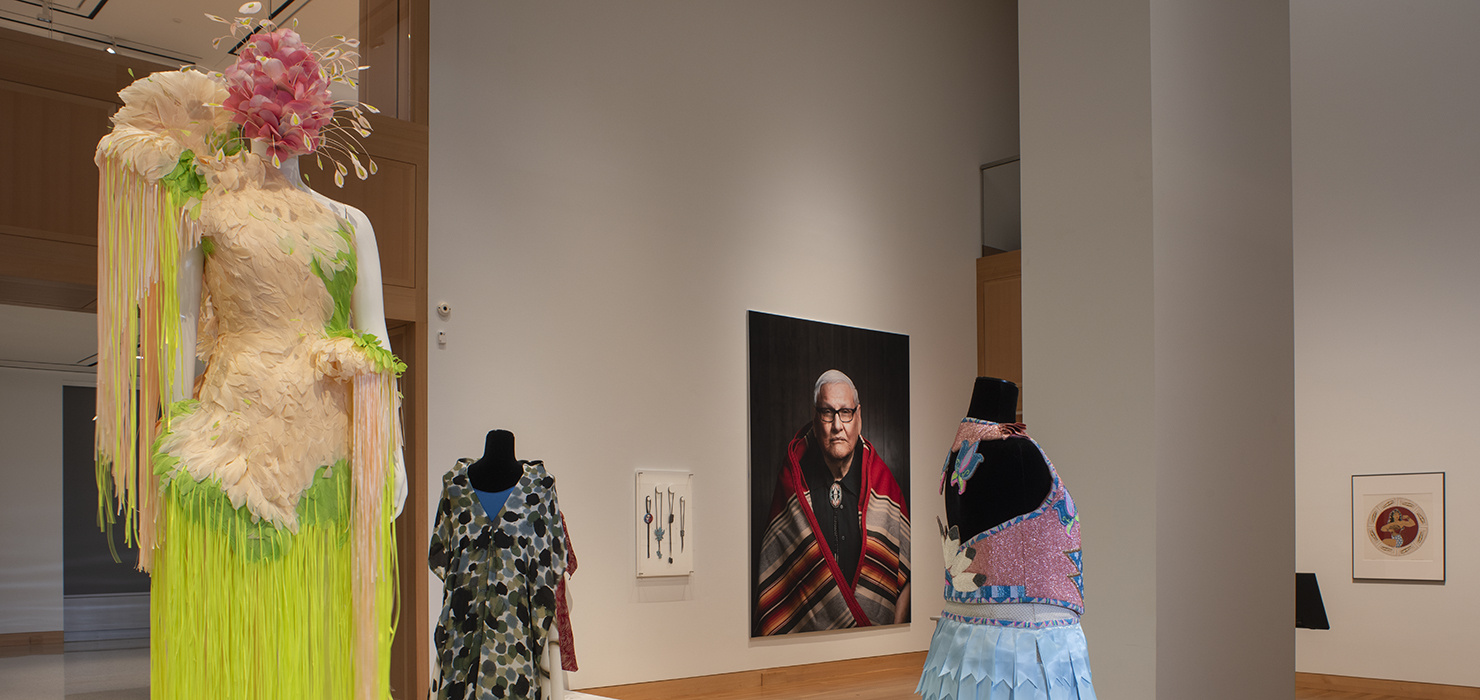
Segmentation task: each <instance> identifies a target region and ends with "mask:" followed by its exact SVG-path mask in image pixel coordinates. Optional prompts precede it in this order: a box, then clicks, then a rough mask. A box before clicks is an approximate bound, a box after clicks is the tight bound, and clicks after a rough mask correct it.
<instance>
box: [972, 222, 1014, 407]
mask: <svg viewBox="0 0 1480 700" xmlns="http://www.w3.org/2000/svg"><path fill="white" fill-rule="evenodd" d="M976 348H977V360H976V373H977V376H981V377H996V378H998V379H1007V380H1010V381H1011V382H1012V383H1014V384H1017V385H1018V387H1019V389H1021V387H1022V386H1023V255H1022V251H1012V252H1009V253H1001V254H998V255H989V256H986V257H982V258H978V259H977V261H976ZM1017 413H1018V419H1019V420H1021V419H1022V415H1023V392H1022V391H1021V390H1020V391H1018V406H1017Z"/></svg>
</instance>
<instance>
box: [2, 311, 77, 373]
mask: <svg viewBox="0 0 1480 700" xmlns="http://www.w3.org/2000/svg"><path fill="white" fill-rule="evenodd" d="M0 328H3V329H5V331H4V332H3V333H0V367H19V368H24V369H55V370H64V371H73V372H93V371H94V369H93V366H92V363H93V361H94V359H95V358H94V356H95V355H96V354H97V352H98V316H97V314H91V313H85V312H80V311H58V310H56V309H38V308H33V307H29V306H10V305H7V304H0Z"/></svg>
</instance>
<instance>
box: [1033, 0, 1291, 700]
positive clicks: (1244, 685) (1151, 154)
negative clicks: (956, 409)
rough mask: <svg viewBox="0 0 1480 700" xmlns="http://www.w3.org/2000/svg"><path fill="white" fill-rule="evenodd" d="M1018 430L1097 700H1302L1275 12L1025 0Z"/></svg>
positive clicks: (1286, 154) (1284, 167) (1279, 34)
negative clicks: (1069, 507) (1070, 562)
mask: <svg viewBox="0 0 1480 700" xmlns="http://www.w3.org/2000/svg"><path fill="white" fill-rule="evenodd" d="M1019 25H1020V47H1021V48H1020V61H1021V63H1020V71H1021V74H1020V79H1021V96H1022V106H1021V124H1022V157H1023V160H1022V167H1023V229H1024V230H1023V335H1024V386H1025V390H1024V398H1025V406H1024V409H1025V416H1026V418H1027V421H1028V424H1029V429H1030V432H1031V433H1032V434H1033V435H1034V436H1035V437H1037V438H1038V439H1039V440H1040V441H1042V442H1043V444H1044V446H1045V448H1046V449H1047V450H1049V452H1050V456H1052V457H1053V458H1054V460H1055V464H1056V465H1057V466H1059V467H1060V471H1061V473H1062V474H1063V476H1064V478H1065V480H1066V482H1067V483H1068V485H1069V487H1070V489H1071V490H1072V491H1073V493H1074V494H1075V498H1076V500H1077V501H1078V503H1079V506H1080V509H1081V513H1082V515H1083V518H1084V521H1083V522H1084V528H1085V530H1084V532H1085V584H1086V599H1087V600H1086V606H1087V608H1088V613H1087V614H1086V616H1085V618H1084V622H1085V630H1086V633H1087V634H1088V636H1089V640H1090V658H1091V661H1092V664H1093V666H1094V667H1095V671H1096V688H1097V690H1099V691H1100V696H1101V697H1102V698H1105V699H1106V700H1116V699H1119V698H1126V699H1131V698H1135V699H1140V698H1153V697H1161V698H1168V699H1180V698H1199V699H1211V700H1216V699H1218V698H1229V699H1230V700H1231V699H1232V698H1247V697H1261V698H1263V697H1291V696H1293V692H1294V691H1293V672H1294V631H1293V622H1292V618H1293V614H1292V613H1293V611H1292V610H1291V606H1292V604H1293V603H1292V598H1293V596H1292V594H1291V592H1292V590H1293V586H1292V582H1291V579H1292V578H1293V577H1292V576H1291V573H1292V572H1293V562H1294V532H1293V514H1294V419H1293V415H1294V413H1293V403H1294V394H1293V389H1292V386H1293V367H1294V348H1293V312H1292V277H1291V190H1290V93H1289V8H1288V2H1285V1H1280V2H1267V1H1259V2H1251V1H1249V0H1204V1H1201V2H1177V3H1173V2H1162V1H1160V0H1157V1H1148V0H1137V1H1125V2H1106V3H1094V4H1086V3H1071V2H1060V1H1048V2H1040V1H1035V2H1032V3H1021V5H1020V16H1019Z"/></svg>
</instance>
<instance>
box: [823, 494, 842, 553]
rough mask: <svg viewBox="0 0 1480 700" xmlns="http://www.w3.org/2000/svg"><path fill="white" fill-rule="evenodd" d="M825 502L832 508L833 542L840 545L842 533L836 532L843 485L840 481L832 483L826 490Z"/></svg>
mask: <svg viewBox="0 0 1480 700" xmlns="http://www.w3.org/2000/svg"><path fill="white" fill-rule="evenodd" d="M827 502H828V504H829V505H831V506H832V507H833V512H832V516H833V517H832V529H833V541H834V542H837V543H839V544H842V542H843V533H841V532H838V511H839V510H842V508H843V485H842V483H841V480H839V481H834V482H832V487H831V488H829V489H828V490H827Z"/></svg>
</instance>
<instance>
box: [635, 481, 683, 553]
mask: <svg viewBox="0 0 1480 700" xmlns="http://www.w3.org/2000/svg"><path fill="white" fill-rule="evenodd" d="M693 504H694V475H693V474H692V473H690V472H678V471H652V470H639V471H638V472H637V499H636V504H635V505H636V510H635V511H634V513H635V515H636V517H635V518H634V521H635V522H636V524H637V530H636V534H637V537H636V540H635V541H636V542H637V577H638V578H648V577H651V576H687V575H689V574H692V573H694V522H693V518H694V509H693Z"/></svg>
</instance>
